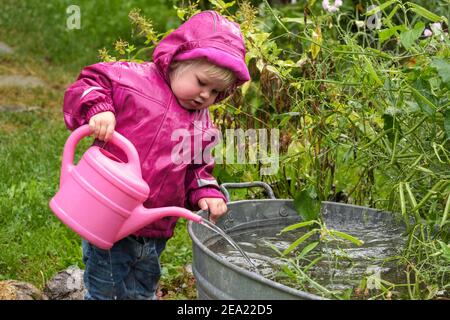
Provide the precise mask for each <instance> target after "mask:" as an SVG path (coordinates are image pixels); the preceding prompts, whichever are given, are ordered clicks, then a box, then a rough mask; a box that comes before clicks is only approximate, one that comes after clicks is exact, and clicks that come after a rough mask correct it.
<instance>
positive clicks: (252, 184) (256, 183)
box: [220, 181, 276, 201]
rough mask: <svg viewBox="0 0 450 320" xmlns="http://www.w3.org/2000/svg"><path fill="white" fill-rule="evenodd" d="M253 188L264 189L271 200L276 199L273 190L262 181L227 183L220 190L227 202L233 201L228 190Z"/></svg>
mask: <svg viewBox="0 0 450 320" xmlns="http://www.w3.org/2000/svg"><path fill="white" fill-rule="evenodd" d="M253 187H261V188H264V190H265V191H266V193H267V196H268V197H269V198H270V199H276V198H275V195H274V193H273V190H272V188H271V187H270V186H269V185H268V184H267V183H265V182H262V181H253V182H225V183H222V184H221V185H220V190H221V191H222V193H223V194H224V195H225V197H226V198H227V201H231V199H230V193H229V192H228V190H227V188H229V189H238V188H253Z"/></svg>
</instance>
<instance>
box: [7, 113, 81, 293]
mask: <svg viewBox="0 0 450 320" xmlns="http://www.w3.org/2000/svg"><path fill="white" fill-rule="evenodd" d="M53 119H54V116H53V115H52V114H50V113H49V112H48V111H41V112H26V113H7V112H0V123H1V124H2V125H1V127H0V137H1V143H0V152H1V154H2V155H3V156H2V157H1V159H0V168H1V172H0V180H1V181H2V184H1V187H0V212H1V215H0V246H1V249H0V277H1V278H2V279H17V280H21V281H27V282H31V283H33V284H35V285H37V286H38V287H42V286H43V284H44V282H45V281H46V280H48V279H49V278H50V277H51V276H53V275H54V273H56V272H58V271H61V270H62V269H64V268H66V267H67V266H69V265H71V264H78V265H80V262H81V249H80V244H79V238H78V237H77V236H76V235H75V234H74V233H73V232H71V231H70V230H68V229H67V228H66V227H64V226H63V225H62V224H61V223H60V222H59V221H58V220H57V219H56V217H55V216H54V215H53V214H52V213H51V212H50V210H49V208H48V202H49V199H50V198H51V197H52V196H53V194H54V193H55V191H56V188H57V186H58V179H59V163H60V151H61V146H62V145H63V143H64V140H65V138H66V136H67V132H66V130H65V128H64V124H63V123H62V122H61V121H59V122H58V121H56V120H53ZM5 128H6V129H5Z"/></svg>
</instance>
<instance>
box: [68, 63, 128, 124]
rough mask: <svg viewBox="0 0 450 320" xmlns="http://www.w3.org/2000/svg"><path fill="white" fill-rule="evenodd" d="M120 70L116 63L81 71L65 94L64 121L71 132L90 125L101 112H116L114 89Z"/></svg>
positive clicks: (98, 64)
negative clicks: (91, 120) (87, 124)
mask: <svg viewBox="0 0 450 320" xmlns="http://www.w3.org/2000/svg"><path fill="white" fill-rule="evenodd" d="M119 70H120V68H117V66H116V65H115V63H114V62H113V63H107V62H102V63H97V64H93V65H91V66H88V67H86V68H84V69H83V70H82V71H81V73H80V75H79V76H78V79H77V80H76V81H75V82H74V83H73V84H72V85H70V86H69V88H68V89H67V90H66V92H65V94H64V104H63V112H64V121H65V123H66V126H67V128H68V129H69V130H74V129H76V128H77V127H79V126H81V125H83V124H86V123H89V120H90V118H91V117H92V116H93V115H95V114H97V113H99V112H104V111H111V112H113V113H115V112H116V110H115V108H114V106H113V101H112V89H113V83H114V81H115V79H118V78H119Z"/></svg>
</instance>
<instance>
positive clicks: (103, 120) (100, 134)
mask: <svg viewBox="0 0 450 320" xmlns="http://www.w3.org/2000/svg"><path fill="white" fill-rule="evenodd" d="M115 127H116V116H115V115H114V113H112V112H111V111H105V112H100V113H97V114H96V115H94V116H92V118H91V119H90V120H89V128H90V129H91V135H92V136H93V137H94V138H95V139H99V140H101V141H105V142H106V141H108V140H109V139H111V137H112V134H113V132H114V128H115Z"/></svg>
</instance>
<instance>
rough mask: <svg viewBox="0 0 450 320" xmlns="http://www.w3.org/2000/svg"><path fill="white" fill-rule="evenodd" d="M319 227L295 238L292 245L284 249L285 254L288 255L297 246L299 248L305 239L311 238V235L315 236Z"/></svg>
mask: <svg viewBox="0 0 450 320" xmlns="http://www.w3.org/2000/svg"><path fill="white" fill-rule="evenodd" d="M317 231H318V230H317V229H314V230H311V231H309V232H308V233H305V234H304V235H303V236H301V237H300V238H298V239H297V240H295V241H294V242H293V243H291V245H290V246H289V247H287V248H286V249H285V250H284V251H283V255H284V256H285V255H287V254H288V253H289V252H291V251H292V250H294V249H295V248H297V247H298V246H299V245H300V244H301V243H303V242H304V241H305V240H307V239H308V238H310V237H311V236H313V235H314V234H315V233H317Z"/></svg>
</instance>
